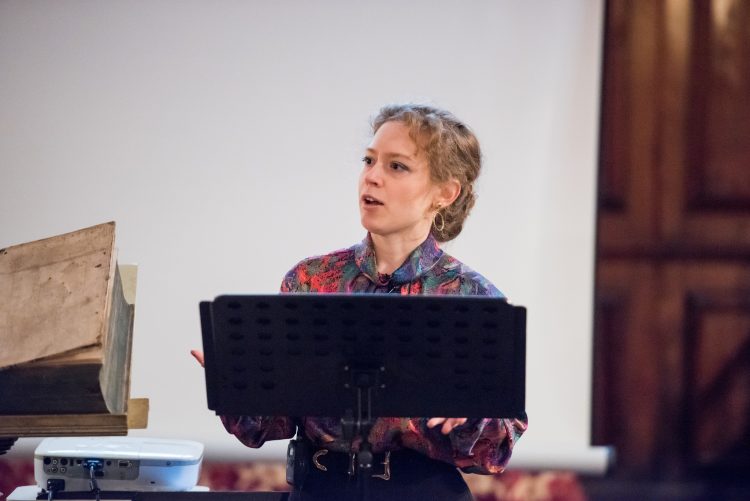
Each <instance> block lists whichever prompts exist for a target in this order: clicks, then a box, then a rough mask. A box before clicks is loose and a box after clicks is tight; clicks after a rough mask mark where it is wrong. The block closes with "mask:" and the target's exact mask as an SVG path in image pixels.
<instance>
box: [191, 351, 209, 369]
mask: <svg viewBox="0 0 750 501" xmlns="http://www.w3.org/2000/svg"><path fill="white" fill-rule="evenodd" d="M190 354H191V355H192V356H193V357H194V358H195V359H196V360H197V361H198V363H199V364H201V367H205V366H206V364H205V363H204V360H203V352H202V351H199V350H190Z"/></svg>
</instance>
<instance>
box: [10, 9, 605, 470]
mask: <svg viewBox="0 0 750 501" xmlns="http://www.w3.org/2000/svg"><path fill="white" fill-rule="evenodd" d="M601 25H602V5H601V2H600V1H597V0H575V1H572V0H571V1H567V2H555V1H528V2H515V1H505V2H499V1H477V2H459V1H446V0H443V1H434V0H433V1H421V2H416V1H414V2H399V1H379V2H349V1H345V0H341V1H327V2H291V1H270V0H269V1H252V2H242V1H177V0H161V1H149V2H143V1H131V2H89V1H46V2H40V1H4V2H2V3H0V246H6V245H11V244H15V243H21V242H25V241H29V240H34V239H38V238H42V237H47V236H51V235H55V234H59V233H64V232H67V231H72V230H75V229H78V228H82V227H85V226H89V225H93V224H97V223H101V222H105V221H108V220H115V221H117V224H118V226H117V240H118V245H119V247H120V262H137V263H138V264H139V266H140V270H139V283H138V298H137V317H136V324H135V338H134V355H133V386H132V395H133V396H136V397H149V398H150V399H151V415H150V426H149V428H148V430H146V431H142V432H134V433H133V434H147V435H151V436H161V437H183V438H192V439H197V440H200V441H203V442H205V443H206V446H207V452H208V454H209V455H213V456H215V457H218V456H221V457H243V458H248V459H250V458H253V457H257V455H263V454H268V453H271V454H276V453H278V452H279V451H281V450H282V449H283V446H281V445H280V444H279V445H277V446H276V447H271V448H264V449H262V450H261V451H251V450H248V449H245V448H244V447H243V446H242V445H240V444H239V443H237V442H236V441H235V440H234V439H233V437H231V436H229V435H227V434H226V433H225V432H224V430H223V428H222V427H221V425H220V423H219V421H218V420H217V419H216V418H215V416H214V415H213V414H212V413H211V412H210V411H208V410H207V409H206V397H205V387H204V382H203V374H202V371H201V370H200V369H199V368H198V366H197V365H196V364H195V363H194V361H193V360H192V359H191V358H190V357H189V355H188V351H189V350H190V348H193V347H199V346H200V331H199V322H198V306H197V305H198V302H199V301H200V300H202V299H210V298H213V297H214V296H215V295H218V294H220V293H225V292H238V293H260V292H265V293H267V292H274V291H276V290H277V288H278V285H279V283H280V280H281V277H282V276H283V274H284V273H285V272H286V271H287V269H289V268H290V267H291V266H292V265H293V264H294V263H296V262H297V261H298V260H299V259H301V258H303V257H305V256H309V255H312V254H319V253H323V252H327V251H330V250H332V249H335V248H340V247H345V246H348V245H351V244H352V243H354V242H356V241H358V240H360V239H361V238H362V237H363V235H364V233H363V230H362V228H361V227H360V225H359V218H358V210H357V200H356V179H357V175H358V171H359V169H360V161H359V159H360V158H361V154H362V151H363V147H364V146H365V145H366V144H367V142H368V140H369V131H368V119H369V117H370V116H372V114H374V113H375V112H376V111H377V110H378V108H379V107H380V106H381V105H382V104H385V103H389V102H400V101H420V102H428V103H432V104H436V105H439V106H442V107H445V108H447V109H450V110H451V111H453V112H454V113H455V114H456V115H457V116H458V117H460V118H462V119H463V120H465V121H466V122H467V123H468V124H469V125H470V126H471V127H472V128H473V129H474V130H475V131H476V133H477V135H478V136H479V139H480V141H481V142H482V145H483V147H484V154H485V167H484V173H483V175H482V177H481V178H480V181H479V185H478V192H479V201H478V204H477V206H476V208H475V210H474V213H473V214H472V215H471V217H470V219H469V221H468V223H467V225H466V228H465V230H464V233H463V234H462V235H461V236H460V237H459V238H458V240H457V241H455V242H454V243H451V244H449V245H446V250H447V251H448V252H450V253H452V254H454V255H455V256H457V257H459V258H460V259H462V260H463V261H464V262H466V263H467V264H469V265H470V266H472V267H474V268H476V269H477V270H479V271H480V272H481V273H483V274H484V275H485V276H487V277H488V278H490V279H491V280H492V281H493V282H494V283H495V284H496V285H497V286H498V287H499V288H500V289H501V290H503V291H504V292H505V293H506V294H507V295H508V296H509V297H510V299H511V300H512V301H513V302H514V303H517V304H522V305H525V306H527V307H528V310H529V324H528V364H527V365H528V387H527V408H528V414H529V418H530V429H529V432H528V433H527V435H526V436H525V437H524V438H523V440H522V442H520V445H519V447H518V449H517V457H518V458H521V459H517V461H522V460H523V458H524V455H528V456H527V457H532V456H533V457H537V456H538V455H539V454H540V453H541V454H542V456H540V457H544V455H545V454H544V453H545V452H552V451H568V452H570V451H583V450H586V448H587V447H588V444H589V415H590V386H591V385H590V374H591V329H592V325H591V324H592V321H591V320H592V287H593V264H594V258H593V249H594V240H593V236H594V220H595V213H594V208H595V172H596V165H595V163H596V150H597V124H598V120H597V113H598V100H599V78H600V75H599V62H600V45H601V33H600V31H601ZM28 444H33V442H31V441H22V443H21V446H20V447H18V446H17V447H16V449H15V450H16V451H22V452H23V453H25V452H24V451H26V450H27V449H28V447H26V449H24V447H25V446H26V445H28ZM269 451H270V452H269ZM274 451H275V452H274ZM19 453H21V452H16V454H19ZM534 454H537V456H534Z"/></svg>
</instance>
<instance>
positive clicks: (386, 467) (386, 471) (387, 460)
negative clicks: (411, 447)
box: [312, 449, 391, 480]
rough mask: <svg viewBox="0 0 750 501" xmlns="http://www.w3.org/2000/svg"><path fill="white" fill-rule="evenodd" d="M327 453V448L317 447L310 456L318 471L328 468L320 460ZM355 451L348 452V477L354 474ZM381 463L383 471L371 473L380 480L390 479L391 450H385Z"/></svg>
mask: <svg viewBox="0 0 750 501" xmlns="http://www.w3.org/2000/svg"><path fill="white" fill-rule="evenodd" d="M326 454H328V449H319V450H317V451H315V453H314V454H313V456H312V462H313V465H315V467H316V468H317V469H319V470H320V471H328V468H327V467H326V466H325V465H324V464H322V463H321V462H320V458H321V457H323V456H325V455H326ZM356 457H357V455H356V453H354V452H352V453H350V454H349V459H350V460H349V468H348V470H347V474H348V475H349V476H350V477H353V476H354V475H356V469H357V467H356ZM380 464H382V465H383V473H377V474H373V475H372V477H373V478H379V479H380V480H390V479H391V451H385V457H384V460H383V462H382V463H380Z"/></svg>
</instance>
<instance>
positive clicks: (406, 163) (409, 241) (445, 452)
mask: <svg viewBox="0 0 750 501" xmlns="http://www.w3.org/2000/svg"><path fill="white" fill-rule="evenodd" d="M373 133H374V135H373V138H372V141H371V142H370V144H369V146H368V147H367V150H366V153H365V156H364V158H363V159H362V162H363V168H362V173H361V175H360V179H359V209H360V216H361V222H362V226H364V228H365V229H366V230H367V232H368V233H367V236H366V237H365V239H364V240H363V241H362V242H361V243H359V244H357V245H354V246H352V247H350V248H348V249H343V250H339V251H335V252H332V253H330V254H327V255H325V256H318V257H312V258H308V259H305V260H303V261H301V262H300V263H298V264H297V265H296V266H295V267H294V268H292V270H290V271H289V272H288V273H287V275H286V276H285V278H284V280H283V283H282V285H281V290H282V292H310V293H318V292H340V293H361V292H365V293H397V294H459V295H481V296H499V297H502V294H501V293H500V292H499V291H498V290H497V288H495V286H494V285H492V284H491V283H490V282H489V281H488V280H487V279H485V278H484V277H482V276H481V275H480V274H479V273H477V272H475V271H473V270H471V269H470V268H468V267H467V266H465V265H464V264H463V263H461V262H459V261H458V260H456V259H455V258H453V257H451V256H449V255H448V254H446V253H444V252H443V251H442V250H441V249H440V247H439V246H438V242H447V241H449V240H452V239H453V238H455V237H456V236H457V235H458V234H459V233H460V232H461V229H462V227H463V224H464V220H465V219H466V217H467V216H468V214H469V211H470V210H471V208H472V206H473V205H474V201H475V195H474V191H473V185H474V181H475V180H476V178H477V176H478V175H479V170H480V166H481V155H480V149H479V143H478V141H477V139H476V137H475V136H474V134H473V133H472V132H471V131H470V130H469V129H468V128H467V127H466V126H465V125H464V124H462V123H461V122H460V121H458V120H457V119H456V118H455V117H454V116H453V115H452V114H450V113H448V112H446V111H443V110H439V109H436V108H433V107H429V106H418V105H395V106H386V107H384V108H383V109H381V110H380V113H379V114H378V115H377V117H376V118H375V119H374V121H373ZM194 355H196V358H198V359H199V361H202V360H201V358H202V357H200V354H199V353H194ZM222 421H223V423H224V426H225V427H226V429H227V431H229V432H230V433H232V434H234V435H235V436H236V437H237V438H238V439H239V440H240V441H242V442H243V443H244V444H246V445H247V446H249V447H260V446H261V445H263V443H264V442H265V441H266V440H277V439H285V438H291V437H292V436H294V434H295V431H296V429H297V427H298V426H299V428H300V431H301V432H302V433H300V435H301V436H302V437H303V438H304V439H305V440H307V441H309V442H310V443H311V446H312V451H313V452H314V453H315V454H314V458H311V459H312V460H313V464H314V467H312V468H310V474H309V475H308V478H306V479H305V483H304V485H303V487H302V493H303V499H346V498H350V497H352V496H353V494H354V493H355V492H356V490H355V489H353V487H352V486H353V482H352V480H353V477H356V472H355V474H354V475H351V473H352V472H351V471H350V470H351V468H350V464H351V461H350V454H351V452H352V451H351V450H350V449H351V444H349V443H347V442H345V441H344V440H343V439H342V430H341V425H340V422H339V419H332V418H331V419H328V418H305V419H302V420H301V422H299V423H295V422H293V421H292V419H291V418H288V417H256V416H222ZM526 425H527V421H526V419H525V418H524V419H478V420H467V419H466V418H456V417H450V418H449V417H433V418H379V419H378V420H377V421H376V422H375V425H374V426H373V429H372V431H371V433H370V436H369V442H370V443H371V444H372V448H373V452H374V453H375V454H376V459H375V464H376V465H378V464H379V463H388V467H389V470H390V472H389V473H390V475H386V474H380V475H377V476H376V478H374V479H371V481H370V482H369V491H370V492H369V497H370V499H430V500H433V499H472V498H471V494H470V492H469V490H468V488H467V487H466V484H465V482H464V481H463V479H462V477H461V475H460V474H459V472H458V471H457V469H456V467H458V468H460V469H462V470H463V471H465V472H474V473H496V472H500V471H502V470H503V469H504V467H505V465H506V464H507V462H508V460H509V458H510V454H511V450H512V448H513V445H514V444H515V442H516V440H518V438H519V437H520V436H521V434H522V433H523V432H524V431H525V430H526ZM376 473H380V472H377V471H376ZM386 476H390V479H388V480H386V479H385V478H384V477H386Z"/></svg>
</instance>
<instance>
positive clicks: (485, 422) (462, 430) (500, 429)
mask: <svg viewBox="0 0 750 501" xmlns="http://www.w3.org/2000/svg"><path fill="white" fill-rule="evenodd" d="M527 424H528V420H527V418H526V416H524V417H523V418H519V419H490V418H483V419H470V420H468V421H467V422H466V423H464V424H462V425H459V426H456V427H455V428H453V430H452V431H451V432H450V433H448V434H447V435H444V434H443V433H442V429H441V427H440V426H436V427H433V428H430V427H428V426H427V419H425V418H412V419H410V420H409V430H408V431H407V432H406V433H404V435H403V437H402V441H403V444H404V446H405V447H408V448H410V449H414V450H417V451H419V452H422V453H423V454H426V455H427V456H429V457H431V458H433V459H437V460H440V461H446V462H449V463H453V464H455V465H456V466H457V467H458V468H461V469H462V470H463V471H464V472H466V473H499V472H501V471H503V470H504V469H505V466H506V465H507V464H508V461H509V460H510V456H511V452H512V450H513V446H514V445H515V443H516V441H517V440H518V438H519V437H520V436H521V435H522V434H523V432H525V431H526V427H527Z"/></svg>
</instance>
